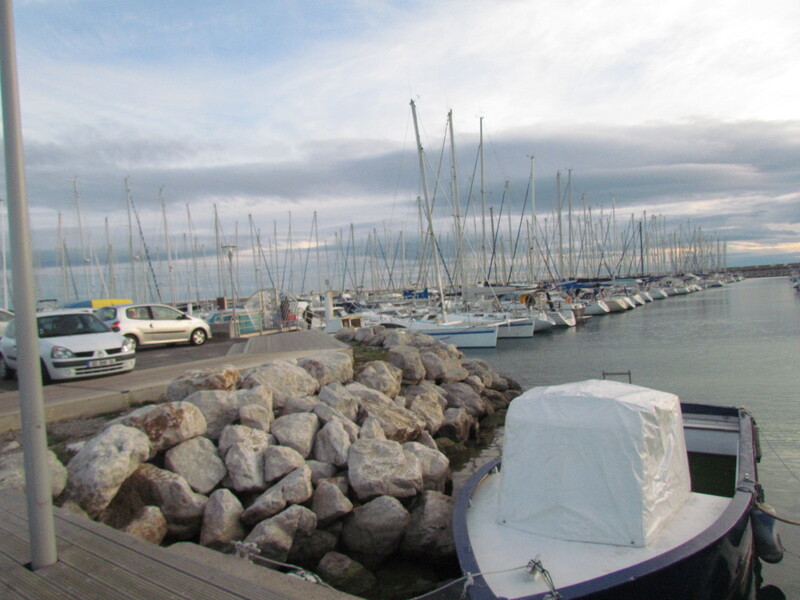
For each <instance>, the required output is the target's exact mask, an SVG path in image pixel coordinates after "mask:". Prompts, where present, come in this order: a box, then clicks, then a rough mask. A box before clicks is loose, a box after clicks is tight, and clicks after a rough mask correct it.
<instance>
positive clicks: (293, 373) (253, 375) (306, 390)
mask: <svg viewBox="0 0 800 600" xmlns="http://www.w3.org/2000/svg"><path fill="white" fill-rule="evenodd" d="M259 385H265V386H267V387H269V388H271V389H272V404H273V408H274V410H275V411H276V412H278V413H280V412H281V411H282V410H283V405H284V404H285V403H286V400H288V399H289V398H300V397H303V396H312V395H314V394H316V393H317V390H319V383H318V382H317V380H316V379H314V378H313V377H312V376H311V375H309V373H308V371H306V370H305V369H303V368H301V367H298V366H297V365H296V364H293V363H291V362H288V361H284V360H274V361H271V362H268V363H267V364H265V365H262V366H260V367H256V368H255V369H251V370H250V371H248V372H247V373H246V374H245V375H244V377H243V378H242V381H241V383H240V387H241V388H243V389H247V388H253V387H256V386H259Z"/></svg>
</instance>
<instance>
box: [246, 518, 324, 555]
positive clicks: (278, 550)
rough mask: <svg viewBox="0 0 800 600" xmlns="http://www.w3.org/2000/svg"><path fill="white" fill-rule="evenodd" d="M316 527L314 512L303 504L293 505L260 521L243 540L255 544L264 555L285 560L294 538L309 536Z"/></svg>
mask: <svg viewBox="0 0 800 600" xmlns="http://www.w3.org/2000/svg"><path fill="white" fill-rule="evenodd" d="M316 527H317V518H316V516H315V515H314V513H313V512H311V511H310V510H309V509H307V508H305V507H304V506H298V505H294V506H290V507H289V508H287V509H286V510H284V511H283V512H282V513H280V514H277V515H275V516H274V517H271V518H269V519H265V520H264V521H261V522H260V523H259V524H258V525H256V526H255V527H254V528H253V530H252V531H251V532H250V534H249V535H248V536H247V537H246V538H245V539H244V541H245V543H253V544H255V545H256V546H257V547H258V549H259V550H260V551H261V553H262V554H263V555H264V556H265V557H267V558H269V559H272V560H277V561H280V562H286V559H287V557H288V556H289V551H290V550H291V549H292V544H293V543H294V542H295V538H297V537H298V536H311V535H312V534H313V533H314V530H315V529H316Z"/></svg>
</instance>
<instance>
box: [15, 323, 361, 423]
mask: <svg viewBox="0 0 800 600" xmlns="http://www.w3.org/2000/svg"><path fill="white" fill-rule="evenodd" d="M320 352H349V353H351V354H352V349H351V348H350V346H349V345H348V344H344V343H342V342H340V341H338V340H336V339H334V338H333V337H331V336H329V335H328V334H326V333H323V332H321V331H316V330H297V331H288V332H283V333H274V334H270V335H260V336H256V337H250V338H246V339H245V340H242V341H241V342H238V343H236V344H234V345H232V346H231V347H230V349H229V351H228V353H227V354H225V355H224V356H219V357H215V358H207V359H204V360H198V361H194V362H186V363H180V364H173V365H167V366H163V367H156V368H153V369H134V370H133V371H131V372H130V373H121V374H119V375H113V376H110V377H98V378H93V379H78V380H74V381H68V382H65V383H59V384H55V385H48V386H45V387H44V388H43V393H44V405H45V418H46V420H47V422H48V423H52V422H55V421H63V420H66V419H77V418H81V417H92V416H96V415H100V414H106V413H111V412H116V411H123V410H126V409H128V408H130V407H131V406H135V405H137V404H143V403H146V402H156V401H158V400H160V399H161V398H162V397H163V395H164V393H165V392H166V389H167V386H168V385H169V384H170V382H171V381H173V380H174V379H175V378H176V377H178V376H179V375H180V374H181V373H183V372H184V371H188V370H190V369H208V368H214V367H220V366H222V365H233V366H234V367H236V368H238V369H240V370H243V369H251V368H253V367H257V366H259V365H263V364H264V363H266V362H268V361H270V360H277V359H285V358H301V357H304V356H311V355H313V354H318V353H320ZM20 427H21V423H20V412H19V392H6V393H3V394H0V433H5V432H7V431H16V430H18V429H20Z"/></svg>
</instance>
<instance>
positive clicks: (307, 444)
mask: <svg viewBox="0 0 800 600" xmlns="http://www.w3.org/2000/svg"><path fill="white" fill-rule="evenodd" d="M318 430H319V417H317V415H315V414H314V413H307V412H306V413H294V414H291V415H284V416H282V417H278V418H277V419H275V420H274V421H273V422H272V425H271V426H270V433H272V435H274V436H275V439H277V440H278V443H279V444H280V445H282V446H289V448H293V449H294V450H297V451H298V452H299V453H300V455H301V456H302V457H303V458H308V457H309V455H310V454H311V450H312V449H313V448H314V438H315V436H316V435H317V431H318Z"/></svg>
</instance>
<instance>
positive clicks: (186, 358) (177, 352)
mask: <svg viewBox="0 0 800 600" xmlns="http://www.w3.org/2000/svg"><path fill="white" fill-rule="evenodd" d="M235 343H244V342H243V341H241V340H240V341H238V342H237V340H232V339H230V338H211V339H210V340H208V341H207V342H206V343H205V344H203V345H202V346H192V345H191V344H162V345H158V346H142V347H140V348H139V349H138V350H137V351H136V368H135V369H134V372H135V371H140V370H143V369H152V368H155V367H165V366H169V365H180V364H182V363H188V362H193V361H196V360H205V359H207V358H217V357H220V356H225V355H226V354H227V353H228V351H229V350H230V348H231V347H232V346H233V345H234V344H235ZM114 377H118V375H108V376H107V377H105V379H113V378H114ZM16 390H17V380H16V379H11V380H6V379H2V378H0V393H2V392H13V391H16Z"/></svg>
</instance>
